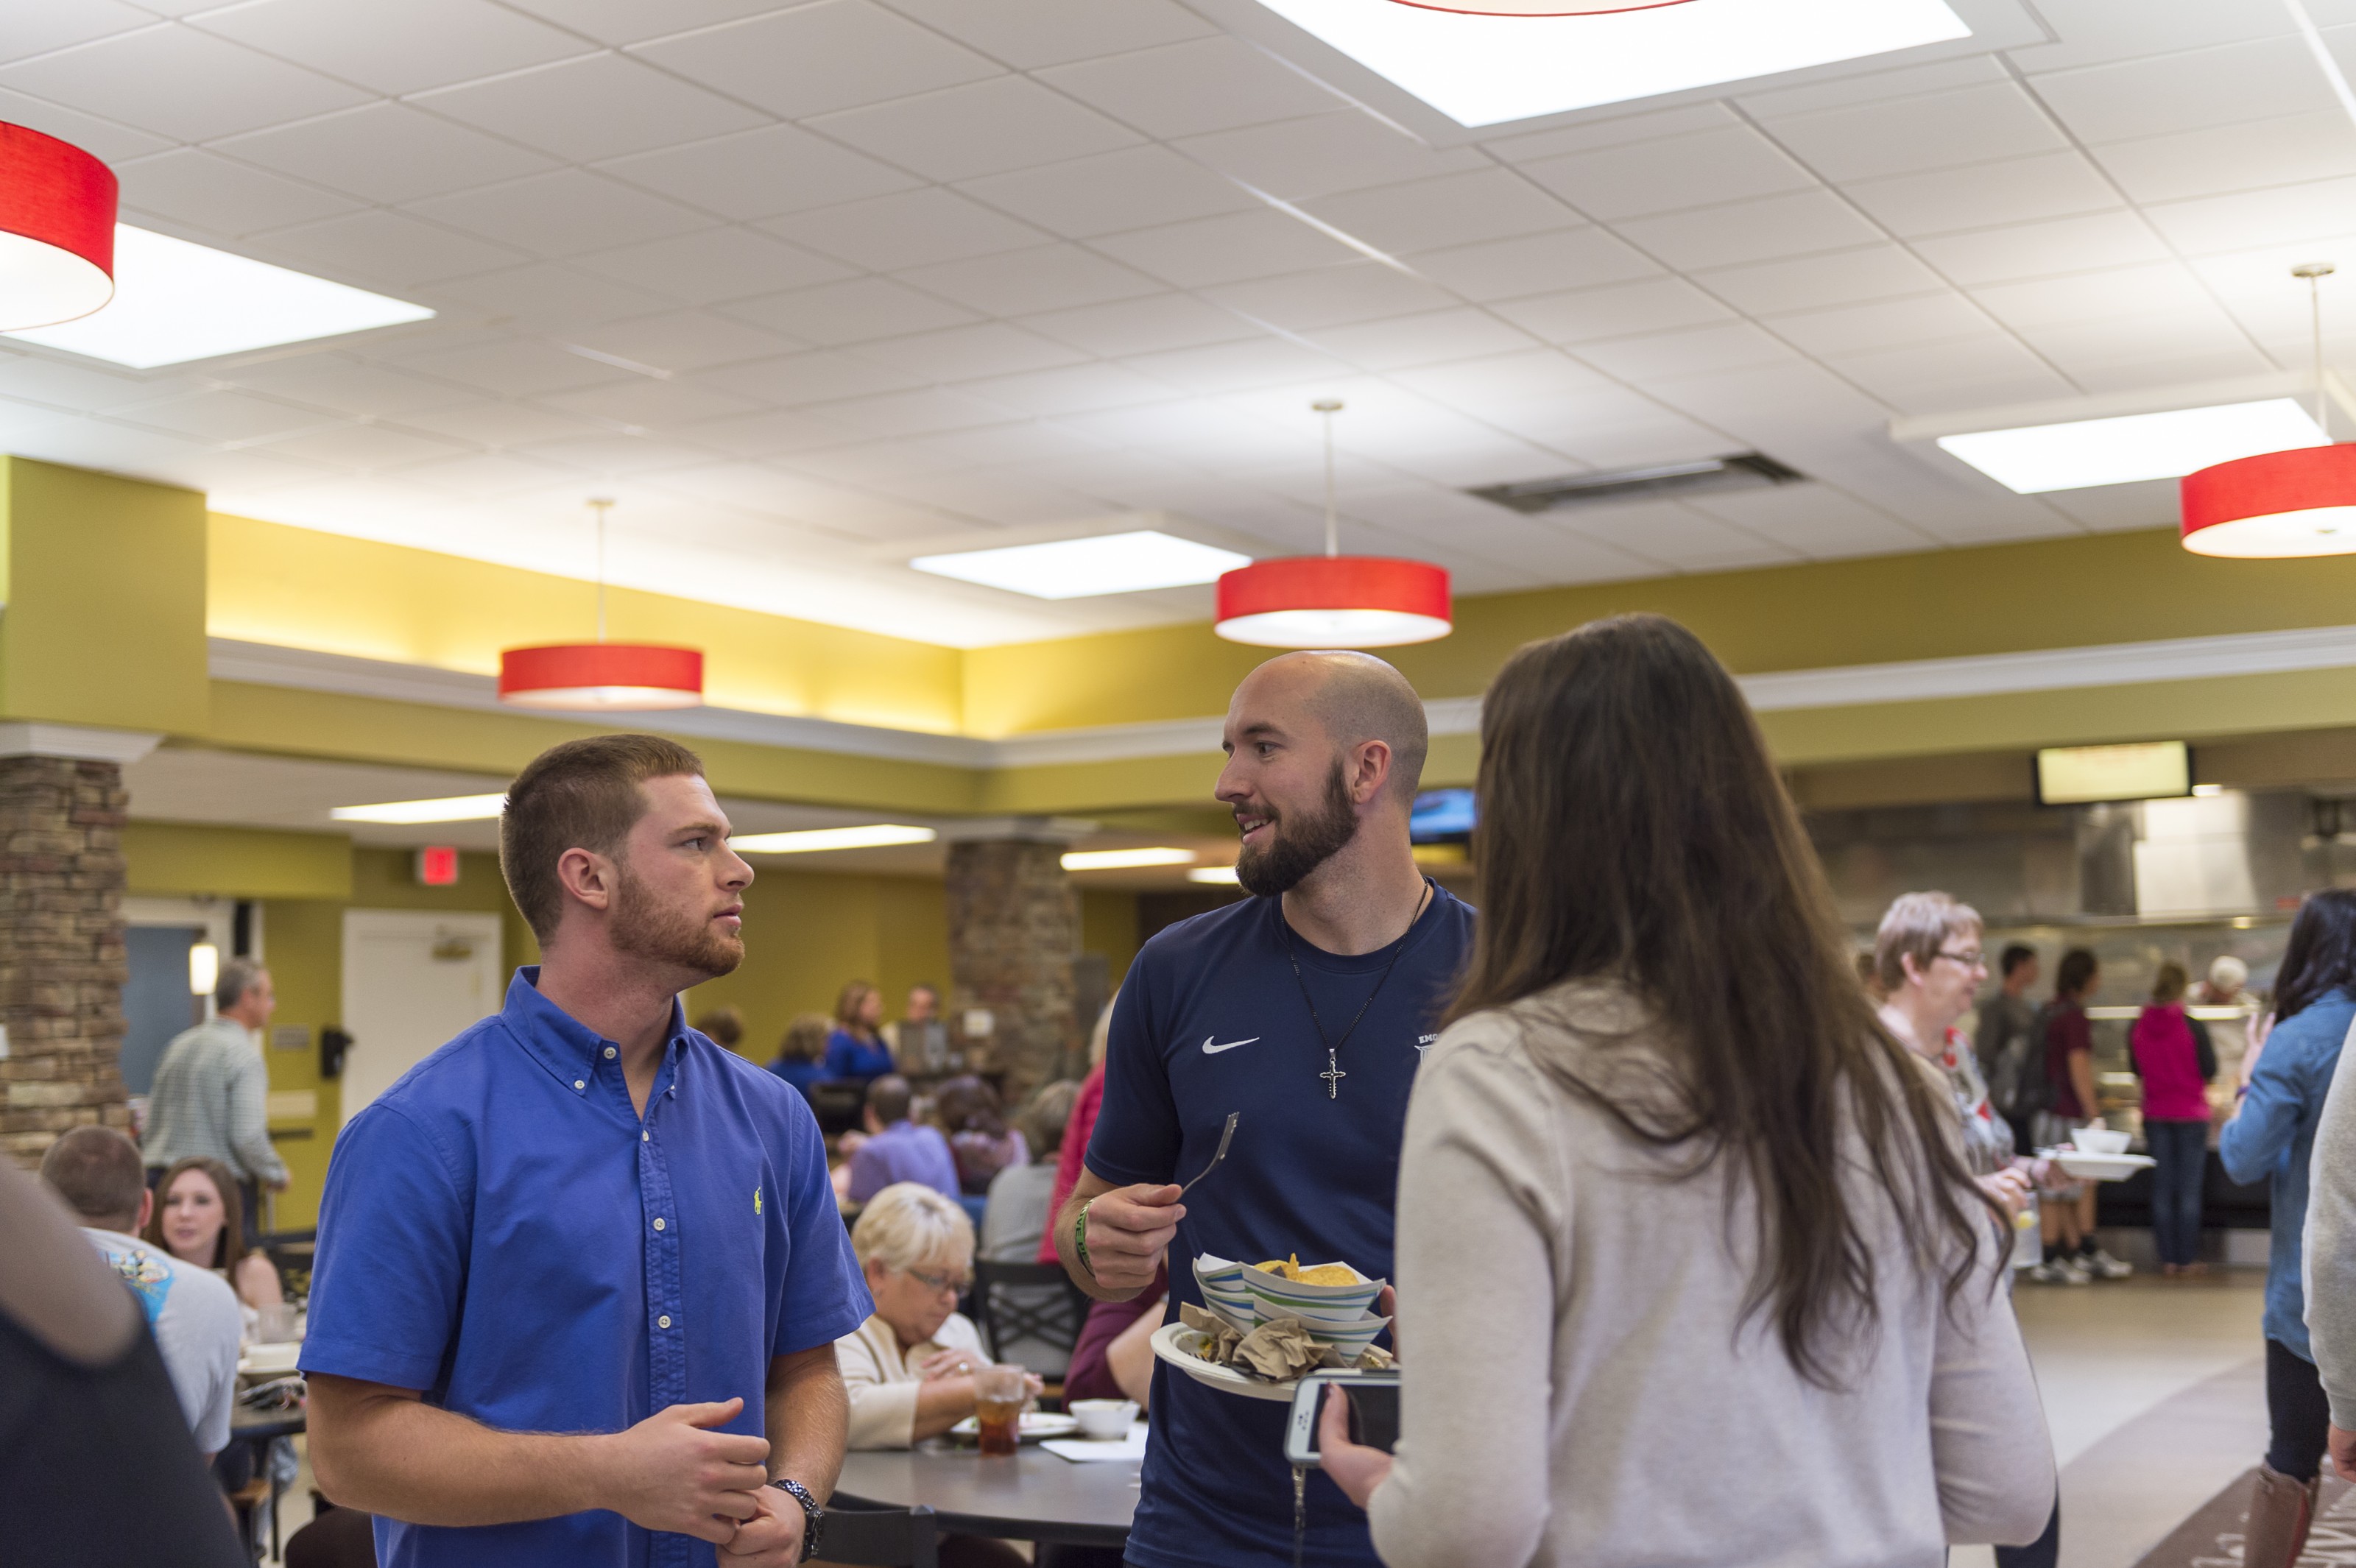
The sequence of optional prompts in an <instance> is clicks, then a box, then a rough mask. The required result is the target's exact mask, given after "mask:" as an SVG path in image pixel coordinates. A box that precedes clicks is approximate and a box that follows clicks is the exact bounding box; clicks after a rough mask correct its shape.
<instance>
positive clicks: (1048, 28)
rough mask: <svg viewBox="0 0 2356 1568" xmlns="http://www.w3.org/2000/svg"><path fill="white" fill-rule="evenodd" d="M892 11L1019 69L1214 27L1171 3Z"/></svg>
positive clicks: (961, 1) (958, 4) (906, 6)
mask: <svg viewBox="0 0 2356 1568" xmlns="http://www.w3.org/2000/svg"><path fill="white" fill-rule="evenodd" d="M890 4H891V5H892V8H893V9H894V10H895V11H899V12H902V13H903V14H905V15H906V16H913V17H915V18H916V20H917V21H919V22H922V23H924V24H925V25H926V27H933V28H935V29H937V30H938V31H940V32H944V33H947V34H948V36H949V37H953V38H955V39H957V40H958V42H960V43H963V44H966V45H968V46H969V47H970V48H977V49H980V51H981V52H982V53H984V54H986V55H988V56H990V57H991V59H999V60H1003V61H1005V62H1006V63H1007V64H1008V65H1011V66H1012V67H1014V68H1015V69H1017V70H1035V69H1039V68H1040V67H1042V66H1053V65H1061V64H1063V63H1064V62H1066V61H1067V60H1082V59H1093V58H1095V57H1096V56H1098V55H1111V54H1120V53H1124V52H1127V51H1130V50H1134V49H1145V48H1151V47H1152V46H1154V45H1156V44H1171V43H1175V42H1178V41H1179V40H1181V39H1188V38H1201V37H1206V36H1209V35H1213V34H1215V33H1216V32H1217V30H1218V29H1217V28H1215V27H1213V26H1212V25H1211V24H1210V23H1208V22H1206V21H1205V20H1204V19H1203V18H1202V17H1200V16H1196V15H1194V13H1193V12H1192V11H1189V10H1187V9H1186V8H1185V7H1184V6H1183V5H1173V3H1172V0H1027V3H1026V4H1023V5H971V4H969V0H890Z"/></svg>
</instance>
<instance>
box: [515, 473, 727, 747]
mask: <svg viewBox="0 0 2356 1568" xmlns="http://www.w3.org/2000/svg"><path fill="white" fill-rule="evenodd" d="M613 504H614V503H613V502H612V501H610V500H607V499H604V498H600V499H597V500H594V501H592V502H590V503H589V505H590V507H591V508H592V509H594V511H595V512H596V514H597V640H596V641H595V642H594V643H543V644H541V645H538V646H535V647H528V648H509V649H507V650H505V651H504V652H502V653H501V654H500V655H499V700H500V701H501V702H504V703H506V704H507V705H508V706H509V707H510V708H536V709H545V710H550V711H554V712H563V713H601V712H605V713H627V712H642V711H645V710H647V709H657V708H700V707H701V706H702V705H703V653H702V650H701V649H699V648H678V647H670V646H668V645H663V644H660V643H609V642H607V641H606V640H605V512H606V509H607V508H609V507H612V506H613Z"/></svg>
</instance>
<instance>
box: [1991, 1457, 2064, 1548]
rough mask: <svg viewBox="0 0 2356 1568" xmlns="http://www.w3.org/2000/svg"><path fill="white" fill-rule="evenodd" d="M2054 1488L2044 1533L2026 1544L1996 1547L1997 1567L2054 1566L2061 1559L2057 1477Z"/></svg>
mask: <svg viewBox="0 0 2356 1568" xmlns="http://www.w3.org/2000/svg"><path fill="white" fill-rule="evenodd" d="M2054 1488H2055V1490H2054V1493H2053V1514H2052V1517H2051V1518H2050V1519H2048V1520H2046V1521H2045V1533H2044V1534H2042V1535H2040V1536H2039V1537H2038V1538H2037V1539H2036V1540H2035V1541H2030V1542H2029V1544H2028V1545H2027V1546H1999V1547H1997V1549H1996V1563H1997V1568H2054V1564H2055V1563H2059V1562H2061V1489H2060V1488H2061V1481H2060V1479H2059V1478H2058V1477H2057V1478H2056V1479H2055V1481H2054Z"/></svg>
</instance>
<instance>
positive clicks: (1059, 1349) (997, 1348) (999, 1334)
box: [973, 1258, 1088, 1378]
mask: <svg viewBox="0 0 2356 1568" xmlns="http://www.w3.org/2000/svg"><path fill="white" fill-rule="evenodd" d="M973 1306H974V1314H973V1317H974V1327H975V1328H979V1329H980V1330H981V1342H982V1344H983V1345H984V1346H986V1347H987V1348H988V1349H989V1350H990V1354H991V1360H1001V1361H1002V1360H1021V1359H1022V1358H1018V1357H1013V1356H1012V1355H1011V1354H1010V1352H1011V1351H1012V1350H1013V1349H1015V1348H1016V1347H1017V1346H1021V1347H1023V1349H1025V1350H1026V1351H1027V1352H1029V1360H1024V1361H1023V1364H1024V1365H1025V1366H1031V1362H1032V1361H1033V1360H1045V1361H1046V1363H1047V1364H1045V1365H1041V1366H1031V1370H1032V1371H1034V1372H1038V1373H1040V1374H1041V1375H1042V1376H1044V1377H1049V1378H1060V1377H1062V1376H1063V1375H1064V1372H1065V1371H1066V1370H1067V1369H1068V1368H1069V1367H1070V1365H1071V1360H1072V1348H1073V1347H1074V1346H1076V1345H1077V1344H1078V1343H1079V1341H1080V1326H1081V1325H1082V1324H1083V1323H1085V1322H1087V1317H1088V1298H1087V1296H1085V1295H1083V1294H1082V1293H1081V1290H1080V1287H1079V1286H1078V1285H1074V1284H1073V1283H1072V1276H1071V1275H1067V1274H1066V1273H1065V1272H1064V1265H1063V1264H1040V1263H1027V1264H1011V1263H992V1262H991V1261H990V1260H988V1259H986V1258H984V1259H976V1260H975V1262H974V1265H973ZM1033 1347H1044V1349H1045V1350H1046V1351H1047V1352H1048V1354H1047V1355H1046V1356H1044V1357H1043V1356H1042V1355H1041V1354H1040V1352H1039V1350H1038V1349H1033Z"/></svg>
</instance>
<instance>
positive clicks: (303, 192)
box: [114, 147, 361, 236]
mask: <svg viewBox="0 0 2356 1568" xmlns="http://www.w3.org/2000/svg"><path fill="white" fill-rule="evenodd" d="M114 173H115V177H116V178H117V179H118V180H120V181H121V182H122V197H123V207H124V208H125V209H127V210H135V211H139V212H152V213H155V214H156V215H158V216H159V217H163V218H168V219H172V220H173V221H174V222H177V223H181V224H186V225H187V226H189V227H192V228H196V229H206V230H208V231H209V232H211V233H214V234H220V235H226V236H235V235H240V234H251V233H252V232H253V231H254V230H255V229H277V228H282V227H284V226H285V225H287V224H290V223H304V222H308V221H309V220H311V219H317V218H327V217H329V216H331V215H332V214H335V213H339V212H350V211H352V210H354V209H355V208H359V206H360V205H361V204H360V203H359V202H357V201H354V200H353V199H352V198H350V197H345V196H337V195H336V194H335V193H334V192H332V191H325V190H321V189H320V188H319V187H316V186H310V185H298V184H296V183H295V181H293V180H290V179H284V178H281V177H280V176H277V175H273V174H265V173H263V172H262V170H260V169H256V168H252V167H249V166H247V165H243V164H238V163H231V162H230V160H229V159H227V158H223V157H217V156H215V155H213V154H211V153H204V152H198V150H197V149H195V148H194V147H177V148H175V149H173V150H172V151H171V152H168V153H158V154H156V155H155V156H153V157H147V158H139V159H135V160H134V161H132V162H130V163H123V164H117V165H115V166H114Z"/></svg>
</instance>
